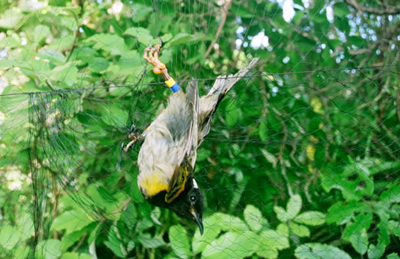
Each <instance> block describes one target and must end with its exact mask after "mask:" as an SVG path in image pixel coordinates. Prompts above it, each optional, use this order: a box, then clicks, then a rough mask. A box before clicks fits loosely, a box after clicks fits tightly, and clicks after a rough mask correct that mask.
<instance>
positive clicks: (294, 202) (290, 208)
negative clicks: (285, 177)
mask: <svg viewBox="0 0 400 259" xmlns="http://www.w3.org/2000/svg"><path fill="white" fill-rule="evenodd" d="M301 206H302V200H301V197H300V195H298V194H295V195H293V196H292V197H290V199H289V202H288V204H287V205H286V212H287V214H288V217H289V219H293V218H294V217H296V216H297V214H299V212H300V210H301Z"/></svg>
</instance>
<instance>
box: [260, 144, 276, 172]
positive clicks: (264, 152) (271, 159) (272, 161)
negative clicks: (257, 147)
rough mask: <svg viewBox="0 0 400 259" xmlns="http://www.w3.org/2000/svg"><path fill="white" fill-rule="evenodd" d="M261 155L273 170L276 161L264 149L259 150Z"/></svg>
mask: <svg viewBox="0 0 400 259" xmlns="http://www.w3.org/2000/svg"><path fill="white" fill-rule="evenodd" d="M261 153H262V154H263V155H264V157H265V159H267V161H268V162H270V163H271V164H272V166H273V167H274V168H276V164H277V163H278V159H277V158H276V157H275V156H274V155H272V154H271V153H269V152H268V151H267V150H265V149H261Z"/></svg>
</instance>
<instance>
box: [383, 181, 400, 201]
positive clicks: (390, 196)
mask: <svg viewBox="0 0 400 259" xmlns="http://www.w3.org/2000/svg"><path fill="white" fill-rule="evenodd" d="M380 201H381V202H383V203H385V204H388V205H389V204H391V203H395V202H400V186H399V185H397V186H393V187H392V188H390V189H389V190H386V191H384V192H382V194H381V196H380Z"/></svg>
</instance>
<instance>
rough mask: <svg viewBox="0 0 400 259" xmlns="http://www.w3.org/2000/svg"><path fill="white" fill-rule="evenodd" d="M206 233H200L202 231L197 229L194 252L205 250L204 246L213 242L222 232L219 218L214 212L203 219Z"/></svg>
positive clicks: (193, 244) (193, 242)
mask: <svg viewBox="0 0 400 259" xmlns="http://www.w3.org/2000/svg"><path fill="white" fill-rule="evenodd" d="M203 226H204V233H203V235H200V231H199V230H198V229H196V232H195V234H194V237H193V241H192V247H193V253H194V254H198V253H201V252H203V250H204V248H205V247H206V246H207V245H209V244H210V243H211V241H213V240H214V239H215V238H216V237H217V236H218V235H219V233H221V227H220V222H219V219H217V217H216V216H215V214H213V215H212V216H210V217H207V218H205V219H204V220H203Z"/></svg>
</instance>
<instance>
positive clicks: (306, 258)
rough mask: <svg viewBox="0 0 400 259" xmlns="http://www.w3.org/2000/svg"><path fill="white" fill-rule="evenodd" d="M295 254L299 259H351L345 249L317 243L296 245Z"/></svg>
mask: <svg viewBox="0 0 400 259" xmlns="http://www.w3.org/2000/svg"><path fill="white" fill-rule="evenodd" d="M295 256H296V257H297V258H299V259H322V258H323V259H338V258H340V259H351V257H350V256H349V255H348V254H347V253H346V252H345V251H343V250H341V249H339V248H337V247H334V246H330V245H323V244H319V243H308V244H304V245H301V246H299V247H297V248H296V250H295Z"/></svg>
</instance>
